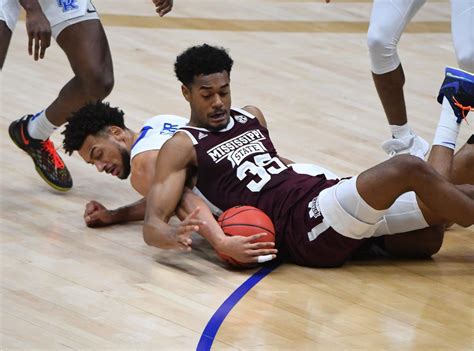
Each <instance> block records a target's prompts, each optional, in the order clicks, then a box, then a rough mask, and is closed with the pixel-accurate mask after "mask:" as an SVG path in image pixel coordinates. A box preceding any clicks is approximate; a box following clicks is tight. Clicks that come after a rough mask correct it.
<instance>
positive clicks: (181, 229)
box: [172, 207, 206, 251]
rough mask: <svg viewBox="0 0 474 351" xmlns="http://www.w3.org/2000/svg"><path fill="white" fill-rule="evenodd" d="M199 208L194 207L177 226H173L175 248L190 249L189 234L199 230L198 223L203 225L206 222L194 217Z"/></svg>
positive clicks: (190, 240)
mask: <svg viewBox="0 0 474 351" xmlns="http://www.w3.org/2000/svg"><path fill="white" fill-rule="evenodd" d="M199 210H200V208H199V207H196V208H195V209H194V210H193V211H192V212H191V213H190V214H189V215H187V216H186V218H185V219H184V220H183V221H181V223H179V225H177V226H173V227H172V228H173V231H174V233H173V234H174V235H175V236H176V244H177V246H176V247H175V248H176V249H179V250H184V251H191V244H192V243H193V242H192V239H191V234H192V233H193V232H197V231H199V226H200V225H205V224H206V222H204V221H201V220H199V219H197V218H196V216H197V214H198V213H199Z"/></svg>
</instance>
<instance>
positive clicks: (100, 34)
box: [46, 20, 114, 126]
mask: <svg viewBox="0 0 474 351" xmlns="http://www.w3.org/2000/svg"><path fill="white" fill-rule="evenodd" d="M57 42H58V44H59V46H61V48H62V49H63V50H64V52H65V53H66V55H67V57H68V59H69V62H70V64H71V68H72V70H73V72H74V77H73V78H72V79H71V80H70V81H69V82H68V83H67V84H66V85H65V86H64V87H63V88H62V89H61V91H60V93H59V95H58V97H57V98H56V100H54V102H53V103H52V104H51V105H50V106H48V108H47V109H46V115H47V116H48V120H49V121H50V122H51V123H53V124H54V125H57V126H59V125H62V124H64V123H65V122H66V119H67V118H68V117H69V115H70V114H71V112H74V111H76V110H78V109H79V108H80V107H82V106H83V105H84V104H85V103H86V102H89V101H97V100H102V99H104V98H105V97H107V95H109V94H110V92H111V91H112V88H113V85H114V75H113V66H112V56H111V54H110V49H109V44H108V41H107V37H106V36H105V32H104V29H103V27H102V24H101V23H100V21H99V20H89V21H84V22H79V23H76V24H73V25H72V26H69V27H67V28H66V29H64V30H63V31H62V32H61V33H60V34H59V36H58V38H57Z"/></svg>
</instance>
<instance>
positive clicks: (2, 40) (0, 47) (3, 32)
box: [0, 21, 12, 70]
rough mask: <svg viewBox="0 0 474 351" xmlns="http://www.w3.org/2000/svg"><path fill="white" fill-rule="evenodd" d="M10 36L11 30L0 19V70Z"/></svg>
mask: <svg viewBox="0 0 474 351" xmlns="http://www.w3.org/2000/svg"><path fill="white" fill-rule="evenodd" d="M11 37H12V31H11V30H10V28H8V26H7V24H6V23H5V22H4V21H0V70H2V68H3V64H4V63H5V58H6V57H7V51H8V46H9V45H10V39H11Z"/></svg>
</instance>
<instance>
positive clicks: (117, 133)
mask: <svg viewBox="0 0 474 351" xmlns="http://www.w3.org/2000/svg"><path fill="white" fill-rule="evenodd" d="M108 132H109V134H110V135H111V136H112V137H113V138H114V139H116V140H117V141H121V140H123V139H124V138H125V131H124V130H123V129H122V128H120V127H117V126H110V127H109V130H108Z"/></svg>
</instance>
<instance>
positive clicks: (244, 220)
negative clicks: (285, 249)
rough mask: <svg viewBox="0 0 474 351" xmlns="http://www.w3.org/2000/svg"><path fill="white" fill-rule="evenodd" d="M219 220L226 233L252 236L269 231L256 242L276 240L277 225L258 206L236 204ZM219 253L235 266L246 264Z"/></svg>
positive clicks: (223, 258) (219, 254)
mask: <svg viewBox="0 0 474 351" xmlns="http://www.w3.org/2000/svg"><path fill="white" fill-rule="evenodd" d="M217 222H218V223H219V225H220V226H221V228H222V230H223V231H224V233H225V234H226V235H229V236H234V235H240V236H252V235H255V234H260V233H267V235H265V236H263V237H261V238H259V239H258V240H256V241H255V242H275V227H274V226H273V223H272V220H271V219H270V218H269V217H268V216H267V215H266V214H265V212H263V211H262V210H259V209H258V208H256V207H252V206H236V207H232V208H229V209H228V210H227V211H225V212H223V213H222V214H221V215H220V216H219V219H218V220H217ZM217 255H218V256H219V257H220V258H221V259H222V260H224V261H226V262H229V263H231V264H232V265H234V266H243V265H246V264H245V263H242V262H239V261H237V260H235V259H233V258H232V257H229V256H227V255H224V254H221V253H219V252H217Z"/></svg>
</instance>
